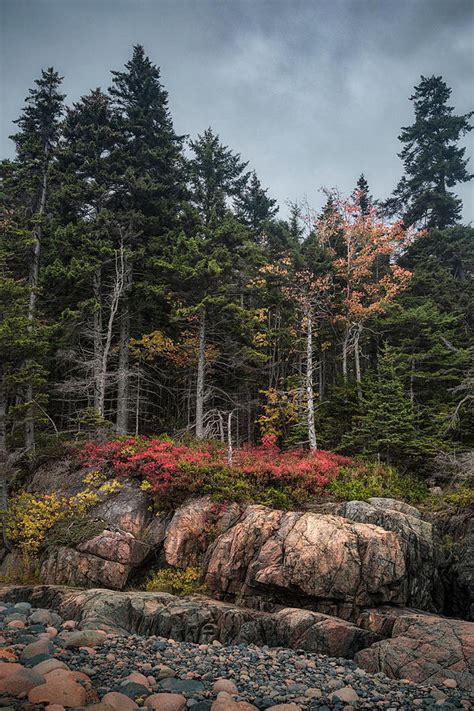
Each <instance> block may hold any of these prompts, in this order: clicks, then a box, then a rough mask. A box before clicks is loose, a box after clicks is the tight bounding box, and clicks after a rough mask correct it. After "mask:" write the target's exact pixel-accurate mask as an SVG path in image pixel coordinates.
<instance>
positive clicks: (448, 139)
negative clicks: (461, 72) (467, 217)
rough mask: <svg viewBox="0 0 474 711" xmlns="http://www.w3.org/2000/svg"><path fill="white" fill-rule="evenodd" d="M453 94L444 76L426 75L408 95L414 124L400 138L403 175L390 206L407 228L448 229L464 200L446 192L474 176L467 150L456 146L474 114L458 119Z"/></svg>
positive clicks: (454, 220) (466, 130)
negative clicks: (413, 226) (409, 95)
mask: <svg viewBox="0 0 474 711" xmlns="http://www.w3.org/2000/svg"><path fill="white" fill-rule="evenodd" d="M450 96H451V89H449V88H448V86H447V85H446V83H445V82H444V81H443V79H442V77H440V76H438V77H437V76H431V77H423V76H422V77H421V82H420V83H419V84H418V86H416V87H415V93H414V94H413V95H412V96H411V97H410V101H413V105H414V110H415V122H414V123H413V124H412V125H411V126H405V127H403V128H402V133H401V134H400V136H399V140H400V141H401V142H402V143H403V144H404V146H403V149H402V151H401V152H400V153H399V157H400V158H401V159H402V160H403V163H404V168H405V175H404V176H403V177H402V179H401V180H400V182H399V183H398V185H397V187H396V188H395V191H394V193H393V197H392V198H390V199H389V200H387V202H386V209H387V211H388V212H389V214H399V215H401V216H402V217H403V220H404V222H405V224H406V225H421V226H423V227H427V228H431V227H438V228H444V227H448V226H450V225H454V224H455V223H456V222H457V221H458V220H459V217H460V215H461V209H462V202H461V200H460V198H458V197H456V195H455V194H454V193H453V192H451V191H449V189H448V188H452V187H454V186H455V185H456V184H457V183H465V182H467V181H469V180H471V178H472V177H473V176H472V175H471V174H470V173H469V172H468V171H467V162H468V160H467V159H466V158H464V154H465V151H466V149H465V148H459V147H458V146H457V145H456V144H457V143H458V141H459V139H460V138H461V136H464V135H465V134H466V133H468V132H469V131H471V130H472V125H471V124H470V118H471V117H472V116H473V115H474V112H473V111H471V112H469V113H467V114H463V115H460V116H456V115H455V114H454V108H453V107H452V106H449V105H448V101H449V97H450Z"/></svg>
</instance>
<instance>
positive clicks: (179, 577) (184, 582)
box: [145, 568, 205, 597]
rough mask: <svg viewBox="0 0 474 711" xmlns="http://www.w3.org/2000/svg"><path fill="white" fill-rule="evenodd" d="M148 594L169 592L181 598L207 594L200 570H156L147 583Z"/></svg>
mask: <svg viewBox="0 0 474 711" xmlns="http://www.w3.org/2000/svg"><path fill="white" fill-rule="evenodd" d="M145 590H146V591H147V592H167V593H171V594H172V595H178V596H180V597H184V596H188V595H196V594H197V593H203V592H205V586H204V585H203V584H202V583H201V571H200V570H199V568H186V569H185V570H179V569H177V568H163V569H162V570H154V571H153V572H152V573H151V574H150V576H149V577H148V580H147V581H146V582H145Z"/></svg>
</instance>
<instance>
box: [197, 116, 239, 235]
mask: <svg viewBox="0 0 474 711" xmlns="http://www.w3.org/2000/svg"><path fill="white" fill-rule="evenodd" d="M190 146H191V149H192V151H193V153H194V156H193V157H192V158H191V160H190V161H189V177H190V183H191V195H192V201H193V203H194V205H195V206H196V208H197V210H198V212H199V216H200V219H201V220H202V222H203V224H204V225H206V226H208V227H210V226H212V225H213V224H216V223H217V222H218V221H219V220H220V219H222V218H223V217H224V216H225V214H226V212H228V210H229V200H230V199H231V198H236V197H237V196H241V195H242V192H243V190H244V189H245V185H246V183H247V180H248V173H244V171H245V168H246V167H247V163H244V162H243V161H242V160H241V157H240V154H238V153H234V152H233V151H232V150H230V148H228V147H227V146H224V145H223V144H222V143H221V142H220V139H219V136H218V135H217V134H215V133H214V132H213V131H212V129H211V128H207V129H206V130H205V131H204V133H203V134H202V135H198V137H197V139H196V140H195V141H191V142H190Z"/></svg>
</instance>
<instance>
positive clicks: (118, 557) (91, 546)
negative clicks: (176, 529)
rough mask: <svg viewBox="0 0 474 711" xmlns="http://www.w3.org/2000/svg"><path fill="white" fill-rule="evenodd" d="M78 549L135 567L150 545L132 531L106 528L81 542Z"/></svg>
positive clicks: (142, 558) (147, 551) (143, 558)
mask: <svg viewBox="0 0 474 711" xmlns="http://www.w3.org/2000/svg"><path fill="white" fill-rule="evenodd" d="M77 550H78V551H80V552H81V553H90V554H91V555H95V556H98V557H99V558H103V559H104V560H111V561H115V562H117V563H123V565H128V566H130V567H132V568H133V567H137V566H139V565H140V564H141V563H143V561H144V560H145V558H146V556H147V555H148V553H149V551H150V546H148V545H147V544H146V543H143V542H142V541H139V540H137V539H136V538H134V537H133V536H132V534H131V533H124V532H122V531H108V530H104V531H102V533H100V534H99V535H97V536H94V538H91V539H90V540H88V541H84V542H83V543H79V545H78V546H77Z"/></svg>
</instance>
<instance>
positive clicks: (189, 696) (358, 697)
mask: <svg viewBox="0 0 474 711" xmlns="http://www.w3.org/2000/svg"><path fill="white" fill-rule="evenodd" d="M23 590H24V593H25V594H24V597H25V596H26V589H23ZM18 594H19V589H16V592H15V591H14V590H13V589H11V588H10V589H9V590H6V589H2V590H1V591H0V635H1V642H2V649H1V652H0V655H1V658H0V703H1V705H2V706H3V707H4V708H5V707H7V708H10V709H13V710H15V709H25V710H26V709H36V708H38V709H40V708H45V707H47V708H48V709H49V711H61V709H62V708H78V707H80V708H84V707H87V708H91V709H92V708H95V709H96V711H132V710H133V709H135V708H138V707H142V708H147V709H156V710H157V711H184V709H185V708H190V709H192V708H194V711H255V710H262V711H263V710H264V709H273V711H298V710H300V711H303V710H306V709H308V710H314V711H328V710H329V711H331V710H332V709H342V710H344V711H351V709H387V711H388V710H389V709H392V710H400V711H411V709H414V708H418V709H446V710H447V709H468V708H471V707H472V706H471V704H472V697H471V696H470V695H469V693H468V692H467V691H466V690H463V689H462V688H461V687H460V685H459V684H458V683H457V682H456V681H455V680H454V679H445V680H443V681H440V682H438V683H436V684H435V683H433V682H431V681H430V682H425V683H424V684H415V683H411V682H410V681H408V680H406V679H405V680H403V681H396V680H393V679H389V678H388V677H386V676H385V675H384V674H382V673H376V674H371V673H367V671H365V670H364V669H362V668H361V667H360V666H358V665H357V663H356V662H354V661H348V660H344V659H341V658H337V657H336V658H333V657H328V656H325V655H322V654H314V653H310V652H307V651H304V650H302V649H295V650H291V649H286V648H282V647H276V648H271V647H269V646H262V647H258V646H256V645H253V644H243V643H241V644H233V645H223V644H221V643H220V642H219V641H217V640H214V641H212V642H208V643H201V644H192V643H190V642H184V641H181V642H180V641H176V640H173V639H169V638H167V637H164V636H157V635H150V636H147V637H145V636H140V635H124V634H120V633H117V632H111V631H109V632H104V630H100V629H97V628H96V629H93V628H90V629H86V630H83V631H80V632H79V633H78V631H77V630H74V624H73V621H72V620H68V619H65V618H63V617H62V616H61V617H59V618H58V617H55V619H54V621H55V622H56V627H55V629H54V631H55V634H53V630H52V628H50V629H49V632H46V626H45V624H43V623H39V622H37V623H35V622H31V617H32V614H33V613H34V612H35V610H34V608H33V607H28V605H30V603H28V602H27V603H26V604H25V601H22V602H20V601H18V602H19V603H20V607H16V605H17V604H18V602H15V601H14V596H15V595H17V596H18ZM36 595H38V592H37V593H36ZM58 595H59V594H58V593H57V592H56V599H57V600H59V597H58ZM68 604H69V605H70V604H71V603H70V601H69V602H67V601H66V600H65V601H64V606H65V608H67V605H68ZM39 612H40V617H41V616H43V617H44V618H45V613H44V611H43V610H39ZM12 615H13V616H15V615H20V616H21V617H22V618H23V620H22V621H23V622H24V627H23V628H17V627H15V626H9V624H10V623H11V622H14V621H15V619H11V617H12ZM7 619H10V622H5V621H6V620H7ZM89 621H90V620H89ZM395 624H397V623H396V622H395ZM79 634H83V635H84V639H82V640H81V639H79V636H78V635H79ZM71 640H75V642H74V643H73V644H71ZM81 641H83V642H84V643H85V644H84V646H77V644H78V643H79V642H81ZM38 643H40V645H39V646H41V644H43V643H44V644H43V646H44V649H43V656H44V655H46V657H47V659H43V660H42V661H41V662H38V664H36V665H34V666H32V667H28V666H26V662H24V661H22V660H21V657H22V654H23V653H24V650H25V649H27V648H28V647H30V650H31V645H37V644H38ZM91 644H93V645H94V646H90V645H91ZM33 651H34V650H33ZM23 656H24V654H23ZM27 656H28V655H27ZM30 659H32V660H33V661H34V659H35V656H33V657H30ZM48 663H49V666H48ZM55 664H58V665H59V666H54V665H55ZM15 684H16V686H15ZM18 685H20V686H18ZM21 685H23V686H21Z"/></svg>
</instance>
